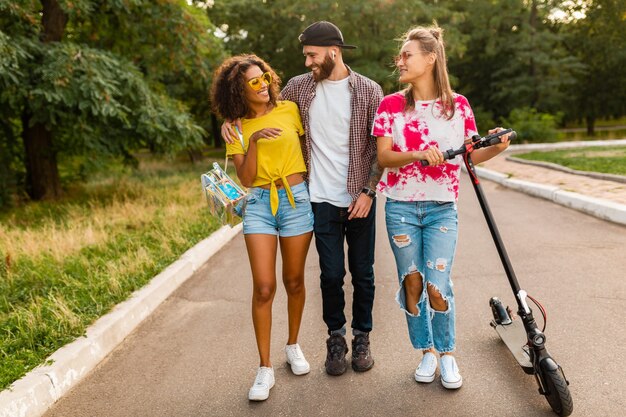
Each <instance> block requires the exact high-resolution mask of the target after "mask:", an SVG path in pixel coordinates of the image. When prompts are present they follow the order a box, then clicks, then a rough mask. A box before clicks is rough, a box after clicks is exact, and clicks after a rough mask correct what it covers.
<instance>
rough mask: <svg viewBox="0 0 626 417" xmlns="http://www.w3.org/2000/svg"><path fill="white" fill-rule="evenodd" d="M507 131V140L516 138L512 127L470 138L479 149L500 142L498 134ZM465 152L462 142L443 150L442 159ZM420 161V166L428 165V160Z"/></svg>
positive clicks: (503, 133) (474, 146) (475, 147)
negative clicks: (459, 144) (457, 146)
mask: <svg viewBox="0 0 626 417" xmlns="http://www.w3.org/2000/svg"><path fill="white" fill-rule="evenodd" d="M507 133H510V134H511V137H510V138H509V141H511V140H515V139H517V133H516V132H515V131H514V130H513V129H505V130H502V131H500V132H498V133H493V134H491V135H487V136H485V137H483V138H481V137H480V136H478V135H476V136H474V137H473V138H472V142H473V146H472V148H473V149H480V148H486V147H488V146H493V145H497V144H498V143H500V136H502V135H506V134H507ZM466 152H467V147H466V146H465V144H463V146H461V147H460V148H458V149H448V150H447V151H443V152H442V153H443V159H452V158H454V157H455V156H457V155H462V154H464V153H466ZM420 163H421V164H422V166H427V165H428V161H426V160H421V161H420Z"/></svg>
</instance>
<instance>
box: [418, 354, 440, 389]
mask: <svg viewBox="0 0 626 417" xmlns="http://www.w3.org/2000/svg"><path fill="white" fill-rule="evenodd" d="M436 370H437V357H436V356H435V354H434V353H432V352H426V353H425V354H424V357H422V361H421V362H420V364H419V365H418V367H417V369H416V370H415V380H416V381H417V382H433V381H434V380H435V371H436Z"/></svg>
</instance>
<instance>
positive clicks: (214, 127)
mask: <svg viewBox="0 0 626 417" xmlns="http://www.w3.org/2000/svg"><path fill="white" fill-rule="evenodd" d="M219 126H220V124H219V122H218V120H217V117H215V114H214V113H211V132H212V133H213V144H214V146H215V147H216V148H219V147H221V146H222V134H221V133H220V127H219Z"/></svg>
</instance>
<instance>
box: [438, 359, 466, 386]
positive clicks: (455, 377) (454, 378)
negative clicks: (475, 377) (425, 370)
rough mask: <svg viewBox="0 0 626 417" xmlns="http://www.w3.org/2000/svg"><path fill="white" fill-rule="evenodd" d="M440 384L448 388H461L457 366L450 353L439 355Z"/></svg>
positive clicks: (461, 380) (461, 379)
mask: <svg viewBox="0 0 626 417" xmlns="http://www.w3.org/2000/svg"><path fill="white" fill-rule="evenodd" d="M441 384H442V385H443V386H444V387H445V388H448V389H457V388H461V385H463V378H461V374H460V373H459V367H458V366H457V364H456V359H454V356H452V355H443V356H442V357H441Z"/></svg>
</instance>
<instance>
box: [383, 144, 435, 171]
mask: <svg viewBox="0 0 626 417" xmlns="http://www.w3.org/2000/svg"><path fill="white" fill-rule="evenodd" d="M376 144H377V146H376V152H377V155H378V163H379V164H380V166H381V167H384V168H397V167H402V166H405V165H408V164H410V163H413V162H415V161H421V160H424V161H428V165H432V166H436V165H440V164H443V163H444V162H445V160H444V159H443V154H442V153H441V151H440V150H439V149H438V148H437V147H435V146H431V147H428V148H427V149H425V150H423V151H407V152H401V151H394V150H393V149H392V145H393V139H392V138H390V137H387V136H379V137H378V138H377V139H376Z"/></svg>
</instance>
